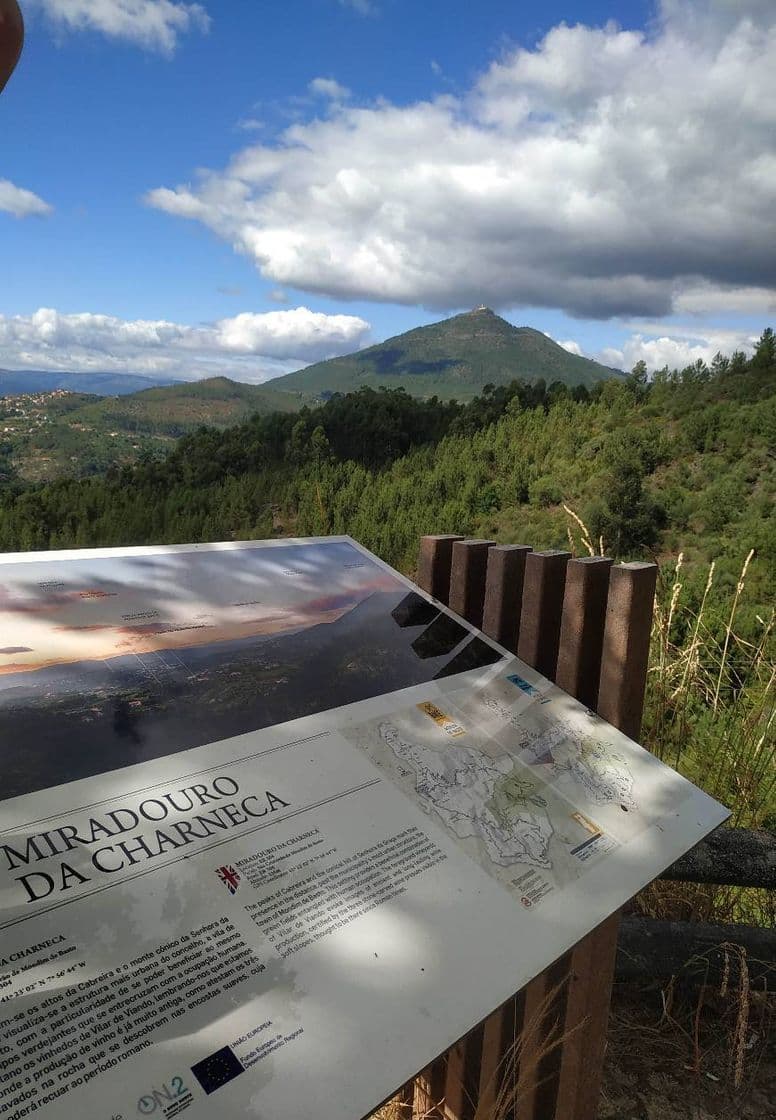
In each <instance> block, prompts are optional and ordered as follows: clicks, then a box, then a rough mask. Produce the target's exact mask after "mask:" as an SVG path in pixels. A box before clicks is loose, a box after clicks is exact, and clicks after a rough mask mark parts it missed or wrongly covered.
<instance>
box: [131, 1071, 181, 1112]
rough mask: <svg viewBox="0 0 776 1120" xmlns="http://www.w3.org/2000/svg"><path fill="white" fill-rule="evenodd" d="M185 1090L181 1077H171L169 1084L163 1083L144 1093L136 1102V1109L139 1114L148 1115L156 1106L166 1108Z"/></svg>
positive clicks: (154, 1110)
mask: <svg viewBox="0 0 776 1120" xmlns="http://www.w3.org/2000/svg"><path fill="white" fill-rule="evenodd" d="M187 1092H188V1089H187V1088H186V1086H185V1085H184V1083H183V1078H182V1077H173V1078H171V1079H170V1084H169V1085H166V1084H165V1085H162V1087H161V1089H152V1090H151V1092H150V1093H144V1094H143V1096H142V1097H141V1098H140V1099H139V1101H138V1102H137V1111H138V1112H139V1113H140V1114H141V1116H150V1115H151V1113H153V1112H156V1110H157V1108H166V1107H167V1105H170V1104H172V1103H173V1102H174V1101H176V1100H178V1098H179V1097H182V1096H183V1095H184V1094H185V1093H187Z"/></svg>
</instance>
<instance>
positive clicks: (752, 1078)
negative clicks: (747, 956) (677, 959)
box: [598, 985, 776, 1120]
mask: <svg viewBox="0 0 776 1120" xmlns="http://www.w3.org/2000/svg"><path fill="white" fill-rule="evenodd" d="M736 1069H738V1073H739V1079H740V1085H739V1087H738V1088H736V1085H735V1081H736ZM598 1120H776V1000H774V997H773V996H772V995H771V996H768V997H764V996H763V995H762V994H759V993H750V994H749V996H748V997H745V998H743V999H742V997H741V993H732V994H731V995H728V996H727V997H726V998H724V999H722V998H720V996H719V995H718V994H717V993H711V992H709V991H706V992H704V993H702V994H701V993H700V992H698V991H695V992H692V993H689V992H688V993H684V994H674V996H673V998H672V994H671V993H670V992H669V993H667V994H661V992H660V991H659V990H651V991H650V990H647V989H642V990H638V989H636V988H634V987H633V986H632V985H629V986H627V987H626V986H625V985H620V986H618V989H617V990H616V991H615V993H614V1000H613V1007H612V1018H611V1022H610V1030H609V1042H608V1049H607V1056H606V1068H605V1073H604V1085H603V1092H602V1095H601V1105H600V1108H599V1111H598Z"/></svg>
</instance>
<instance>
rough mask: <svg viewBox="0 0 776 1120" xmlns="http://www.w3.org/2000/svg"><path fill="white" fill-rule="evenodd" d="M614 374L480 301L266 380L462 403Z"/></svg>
mask: <svg viewBox="0 0 776 1120" xmlns="http://www.w3.org/2000/svg"><path fill="white" fill-rule="evenodd" d="M617 376H622V371H621V370H615V369H609V368H608V367H607V366H602V365H599V364H598V362H594V361H591V360H590V359H589V358H581V357H579V356H578V355H576V354H570V353H569V352H568V351H567V350H564V349H563V347H562V346H559V345H558V343H557V342H553V340H552V339H551V338H548V337H547V335H545V334H543V333H542V332H541V331H537V330H534V329H533V328H532V327H515V326H513V325H512V324H511V323H510V322H508V321H507V320H506V319H503V318H502V317H501V316H500V315H497V314H496V313H495V311H493V310H492V308H490V307H486V306H485V305H484V304H480V305H479V306H478V307H474V308H472V310H471V311H464V312H462V313H460V314H458V315H453V316H452V317H451V318H449V319H442V320H441V321H440V322H437V323H429V324H428V325H427V326H424V327H415V328H414V329H413V330H410V331H406V332H405V333H404V334H400V335H396V336H395V337H394V338H388V339H386V340H385V342H381V343H379V344H378V345H376V346H369V347H367V348H366V349H365V350H359V351H357V352H356V353H355V354H348V355H346V356H345V357H342V358H331V359H329V360H328V361H326V362H317V363H316V364H315V365H312V366H308V367H307V368H306V369H301V370H297V371H296V372H295V373H287V374H286V375H285V376H283V377H277V378H275V379H274V380H273V381H270V382H266V384H267V385H268V386H271V388H273V389H283V390H287V391H292V392H293V391H297V392H301V393H303V394H305V395H309V396H315V397H318V398H324V399H325V398H327V397H330V396H332V394H334V393H350V392H353V391H354V390H357V389H360V388H361V387H362V386H365V387H368V388H373V389H378V388H381V387H383V388H393V389H398V388H402V389H405V390H406V391H407V392H409V393H411V394H412V395H413V396H416V397H431V396H437V397H441V398H442V399H448V400H449V399H452V398H457V399H458V400H461V401H464V400H470V399H471V398H472V397H475V396H477V395H478V394H479V393H481V391H482V389H483V387H484V386H485V385H487V384H489V383H490V384H493V385H508V384H509V382H510V381H514V380H517V379H522V380H524V381H539V380H540V379H543V380H544V381H546V382H547V384H548V385H549V384H551V383H552V382H553V381H561V382H563V383H564V384H566V385H569V386H575V385H592V384H594V383H595V382H596V381H600V380H602V379H603V378H607V377H617Z"/></svg>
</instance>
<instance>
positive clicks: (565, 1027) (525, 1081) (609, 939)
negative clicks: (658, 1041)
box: [402, 535, 776, 1120]
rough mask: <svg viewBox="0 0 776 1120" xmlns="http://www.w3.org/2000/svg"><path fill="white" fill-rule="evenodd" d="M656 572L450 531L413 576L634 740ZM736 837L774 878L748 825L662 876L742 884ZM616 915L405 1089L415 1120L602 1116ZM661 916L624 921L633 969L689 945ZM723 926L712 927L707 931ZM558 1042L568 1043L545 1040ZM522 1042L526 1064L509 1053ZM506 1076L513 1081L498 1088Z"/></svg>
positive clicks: (772, 849)
mask: <svg viewBox="0 0 776 1120" xmlns="http://www.w3.org/2000/svg"><path fill="white" fill-rule="evenodd" d="M656 576H657V568H656V566H655V565H654V564H645V563H631V564H616V565H615V564H613V563H612V561H611V560H610V559H608V558H605V557H585V558H583V559H574V558H572V556H571V554H570V553H568V552H561V551H549V552H534V551H533V550H532V549H531V548H530V547H528V546H526V545H497V544H495V543H494V542H493V541H487V540H465V539H464V538H463V537H461V536H456V535H443V536H427V537H423V538H421V543H420V556H419V561H418V574H417V582H418V584H419V586H420V587H422V588H423V589H424V590H425V591H427V592H429V593H430V594H431V595H433V596H434V597H435V598H436V599H439V600H440V601H441V602H443V603H445V604H447V605H449V606H450V607H451V609H452V610H454V611H456V613H458V614H460V615H461V616H462V617H463V618H465V619H467V621H469V622H470V623H472V625H474V626H477V627H479V628H481V629H482V630H483V631H484V632H485V633H486V634H487V635H489V636H490V637H492V638H494V639H495V640H496V641H498V642H500V643H501V645H503V646H505V647H506V649H508V650H510V651H511V652H512V653H516V654H517V655H518V656H519V657H520V658H521V659H522V660H523V661H525V662H526V663H527V664H529V665H531V666H532V667H533V668H535V669H537V670H538V671H539V672H540V673H542V674H543V675H544V676H546V677H548V678H549V679H550V680H552V681H554V682H555V683H556V684H558V685H559V686H560V687H561V688H563V689H564V690H565V691H566V692H569V693H570V694H571V695H572V696H574V697H576V699H578V700H580V701H581V702H582V703H583V704H585V705H587V706H588V707H589V708H591V709H593V710H594V711H596V712H597V713H598V714H599V715H601V716H602V717H603V718H604V719H605V720H607V721H608V722H609V723H611V724H613V725H614V726H615V727H617V728H619V729H620V730H621V731H623V732H624V733H625V734H626V735H629V736H630V737H631V738H634V739H637V738H638V736H639V731H640V728H641V718H642V712H643V704H644V690H645V685H646V676H647V661H648V656H649V641H650V629H651V623H652V611H653V605H654V594H655V584H656ZM720 835H723V836H724V835H725V834H724V833H717V834H715V836H716V837H719V836H720ZM729 835H730V833H729V831H728V836H729ZM741 845H743V847H744V848H745V849H747V850H751V851H755V850H756V852H757V855H758V861H759V862H757V861H756V865H757V867H758V868H759V870H758V872H757V873H756V874H755V876H754V879H752V877H751V874H750V875H749V877H747V875H746V873H744V874H743V878H744V880H745V883H746V884H747V885H749V884H750V883H751V882H753V883H754V884H755V885H762V886H769V885H770V886H772V885H773V884H774V880H776V845H775V844H774V843H773V838H772V837H771V838H770V840H769V839H768V837H767V835H765V836H763V835H761V834H752V833H746V834H744V833H739V837H738V842H737V843H736V842H734V843H732V844H731V842H730V841H729V840H728V841H723V842H722V843H721V844H720V842H719V841H718V840H716V839H715V837H712V838H710V839H709V840H708V841H706V842H705V844H704V845H701V846H699V848H698V849H696V850H695V853H693V856H692V858H689V859H688V857H685V859H686V861H687V862H685V861H680V863H679V864H677V865H675V867H674V868H673V869H670V870H669V871H668V872H666V877H673V878H678V879H691V880H693V881H715V882H736V881H737V876H738V878H741V877H742V873H741V872H740V871H738V872H737V871H736V866H735V865H736V861H735V859H733V858H732V857H728V859H727V862H726V860H725V855H724V853H725V852H729V851H730V850H731V849H733V848H736V847H738V848H740V847H741ZM718 849H719V850H718ZM680 865H683V866H680ZM715 868H717V869H718V870H716V871H715ZM715 874H716V875H717V878H713V879H710V878H708V877H706V878H705V877H704V876H714V875H715ZM720 874H722V876H723V877H722V878H720V877H719V875H720ZM620 925H621V923H620V915H619V914H614V915H612V916H611V917H610V918H608V919H607V920H606V921H604V922H603V923H602V924H601V925H600V926H599V927H598V928H597V929H595V930H593V932H592V933H590V934H589V935H588V936H587V937H585V938H584V939H583V940H582V941H581V942H579V944H578V945H576V946H575V948H574V949H573V950H571V951H570V952H569V953H567V954H565V955H564V956H563V957H561V958H560V960H558V961H556V962H555V963H554V964H553V965H552V966H551V967H550V968H548V969H547V970H546V971H545V972H544V973H543V974H542V975H541V976H538V977H537V978H536V979H535V980H533V981H532V982H531V983H530V984H528V985H527V987H525V988H524V989H523V990H522V991H521V992H519V993H518V994H517V995H516V996H514V997H513V998H512V999H510V1000H508V1001H507V1003H506V1004H504V1006H503V1007H501V1008H499V1009H498V1010H497V1011H496V1012H494V1013H493V1015H491V1016H490V1017H489V1018H488V1019H487V1020H485V1021H484V1022H483V1023H480V1024H479V1025H478V1026H477V1027H475V1029H474V1030H473V1031H471V1032H470V1033H469V1034H468V1035H467V1036H466V1037H465V1038H464V1039H462V1040H461V1041H460V1042H458V1043H457V1044H456V1045H455V1046H454V1047H453V1048H452V1049H451V1050H450V1051H448V1053H447V1054H445V1055H443V1056H442V1057H440V1058H439V1059H438V1060H437V1061H436V1062H434V1063H433V1064H432V1065H431V1066H430V1067H429V1068H428V1069H426V1070H424V1071H423V1073H422V1074H421V1075H420V1076H419V1077H418V1078H416V1079H415V1081H414V1082H412V1083H411V1084H409V1085H407V1086H405V1088H404V1089H403V1090H402V1099H403V1102H404V1104H405V1105H406V1107H407V1110H408V1113H410V1112H411V1114H412V1116H413V1120H420V1118H421V1117H424V1118H425V1117H429V1118H431V1120H474V1118H475V1115H476V1118H477V1120H489V1118H490V1117H491V1115H492V1114H493V1112H494V1107H495V1103H496V1100H497V1098H499V1099H500V1107H499V1110H498V1111H499V1120H593V1117H594V1116H595V1113H596V1109H597V1104H598V1097H599V1092H600V1086H601V1078H602V1072H603V1059H604V1051H605V1046H606V1029H607V1021H608V1015H609V1004H610V1000H611V991H612V983H613V979H614V976H615V967H616V963H617V948H618V934H619V932H620ZM659 925H660V928H659V929H658V925H657V924H652V925H650V923H649V922H646V924H645V920H643V919H628V920H626V923H625V926H624V929H623V933H624V936H623V938H622V942H623V943H624V945H623V944H621V945H620V961H619V972H620V973H622V972H623V971H624V973H625V974H626V975H628V962H629V961H630V962H634V961H635V963H634V965H633V967H634V968H636V969H638V967H639V963H638V958H639V954H641V956H642V957H644V955H645V954H646V957H647V959H648V958H649V953H650V947H652V949H653V950H654V947H655V944H656V941H655V939H656V938H657V939H658V941H657V944H658V945H659V943H660V941H659V939H660V938H661V937H665V936H666V935H667V936H672V937H673V938H674V941H675V942H676V941H677V939H678V941H679V943H681V936H680V934H681V932H682V931H680V930H678V929H677V927H678V926H680V925H687V923H660V924H659ZM663 927H666V928H663ZM669 927H670V928H669ZM733 929H735V927H733ZM721 930H722V927H707V928H706V937H707V940H708V939H709V938H712V937H713V936H714V934H715V932H716V933H719V932H720V931H721ZM729 931H730V927H725V930H723V931H722V932H723V933H729ZM685 932H686V931H685ZM754 936H755V942H754V943H756V945H757V947H758V949H760V950H761V951H762V953H764V955H765V958H766V964H765V968H766V970H767V969H768V968H769V967H770V966H769V965H768V964H767V958H768V954H769V953H770V957H771V959H772V958H773V956H774V953H773V939H772V937H769V936H768V934H767V932H766V935H765V937H762V936H760V933H759V932H757V933H756V934H755V935H754ZM709 944H711V942H710V941H709ZM684 947H685V948H686V943H685V945H684ZM623 949H624V951H625V958H624V961H623ZM659 951H660V950H659V949H658V952H659ZM551 1039H555V1040H557V1039H561V1040H562V1041H561V1042H560V1044H558V1045H554V1046H553V1047H552V1048H550V1049H549V1050H548V1049H547V1045H546V1044H547V1041H548V1040H551ZM516 1048H519V1049H517V1052H518V1053H519V1061H518V1062H517V1063H516V1062H515V1061H514V1060H512V1059H511V1058H510V1055H512V1056H513V1055H514V1054H515V1052H516ZM506 1078H508V1079H511V1081H512V1084H511V1085H510V1086H506V1088H507V1092H506V1094H501V1096H500V1090H503V1089H504V1088H505V1086H504V1080H505V1079H506ZM510 1100H511V1103H509V1101H510Z"/></svg>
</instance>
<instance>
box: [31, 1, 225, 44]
mask: <svg viewBox="0 0 776 1120" xmlns="http://www.w3.org/2000/svg"><path fill="white" fill-rule="evenodd" d="M33 4H34V6H36V7H38V8H40V9H42V11H43V12H44V13H45V14H46V16H47V17H48V19H49V20H50V21H51V22H52V23H53V24H54V26H55V27H58V28H61V29H62V30H64V31H97V32H100V33H101V34H103V35H107V36H108V37H109V38H111V39H124V40H125V41H127V42H131V43H135V44H137V45H138V46H140V47H144V48H146V49H147V50H156V51H161V52H162V53H163V54H171V53H172V52H173V51H174V50H175V47H176V46H177V42H178V37H179V36H180V35H184V34H186V33H187V32H189V31H195V30H196V31H207V30H208V28H209V26H210V17H209V16H208V14H207V12H206V11H205V8H204V7H203V6H202V5H201V4H188V3H182V2H181V0H33Z"/></svg>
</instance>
